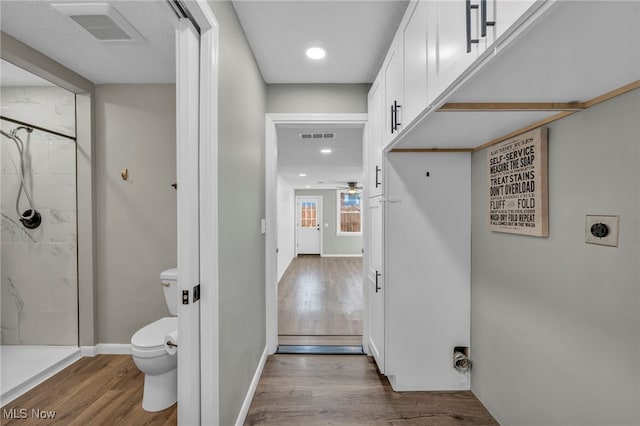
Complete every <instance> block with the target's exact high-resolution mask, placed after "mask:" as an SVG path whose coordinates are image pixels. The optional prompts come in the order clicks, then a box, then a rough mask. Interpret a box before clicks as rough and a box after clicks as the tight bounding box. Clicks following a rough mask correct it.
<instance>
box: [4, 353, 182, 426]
mask: <svg viewBox="0 0 640 426" xmlns="http://www.w3.org/2000/svg"><path fill="white" fill-rule="evenodd" d="M143 386H144V374H142V373H141V372H140V371H139V370H138V369H137V368H136V366H135V364H134V363H133V360H132V359H131V356H130V355H98V356H95V357H93V358H88V357H87V358H82V359H80V360H79V361H77V362H76V363H74V364H73V365H71V366H69V367H68V368H66V369H64V370H63V371H61V372H60V373H58V374H56V375H55V376H53V377H51V378H50V379H48V380H47V381H45V382H44V383H42V384H40V385H39V386H37V387H35V388H34V389H32V390H30V391H29V392H27V393H25V394H24V395H22V396H21V397H19V398H17V399H15V400H14V401H12V402H10V403H9V404H7V405H5V406H4V407H2V421H1V424H2V425H14V424H15V425H20V426H26V425H47V424H61V425H89V424H90V425H92V426H93V425H158V426H169V425H176V424H177V414H178V409H177V405H176V404H174V405H173V406H171V407H169V408H167V409H166V410H164V411H159V412H156V413H149V412H147V411H144V410H143V409H142V389H143ZM23 409H24V410H26V411H23V413H26V418H24V419H21V418H15V417H19V416H20V414H21V412H20V410H23ZM11 410H14V411H11ZM33 410H40V411H44V412H55V417H54V418H53V419H42V418H38V417H37V416H36V415H35V413H34V411H33ZM11 413H14V415H13V417H14V418H10V417H12V415H11Z"/></svg>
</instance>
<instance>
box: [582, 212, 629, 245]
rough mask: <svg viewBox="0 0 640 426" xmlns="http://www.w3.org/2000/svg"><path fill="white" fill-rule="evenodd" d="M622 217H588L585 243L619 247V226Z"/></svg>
mask: <svg viewBox="0 0 640 426" xmlns="http://www.w3.org/2000/svg"><path fill="white" fill-rule="evenodd" d="M619 223H620V216H595V215H587V216H586V220H585V230H584V235H585V238H584V242H585V243H587V244H599V245H602V246H610V247H618V225H619Z"/></svg>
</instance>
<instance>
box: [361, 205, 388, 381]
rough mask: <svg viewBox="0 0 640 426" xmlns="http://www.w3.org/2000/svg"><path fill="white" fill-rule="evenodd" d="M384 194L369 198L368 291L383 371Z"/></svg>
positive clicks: (373, 343)
mask: <svg viewBox="0 0 640 426" xmlns="http://www.w3.org/2000/svg"><path fill="white" fill-rule="evenodd" d="M381 201H382V197H374V198H370V199H369V221H368V222H367V223H368V228H369V229H368V231H369V239H368V250H367V254H368V256H369V257H368V268H367V279H366V281H365V283H366V285H367V291H368V294H369V342H368V343H369V349H370V350H371V353H372V355H373V357H374V358H375V360H376V364H378V369H380V372H381V373H384V362H385V346H384V345H385V314H384V312H385V309H384V307H385V303H384V294H385V285H384V279H383V271H382V267H383V256H382V244H383V222H382V219H383V204H382V202H381Z"/></svg>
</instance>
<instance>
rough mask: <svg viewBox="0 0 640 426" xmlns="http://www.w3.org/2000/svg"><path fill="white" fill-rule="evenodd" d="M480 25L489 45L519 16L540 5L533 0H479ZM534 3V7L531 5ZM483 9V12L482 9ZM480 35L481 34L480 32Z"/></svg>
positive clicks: (539, 2)
mask: <svg viewBox="0 0 640 426" xmlns="http://www.w3.org/2000/svg"><path fill="white" fill-rule="evenodd" d="M480 1H481V3H480V11H481V12H480V19H481V20H480V26H481V33H482V32H483V30H482V27H483V25H484V27H485V28H486V38H487V43H488V44H489V45H490V44H491V43H493V42H494V41H495V40H496V39H497V38H498V37H500V36H501V35H502V34H504V32H505V31H507V30H508V29H509V28H510V27H511V26H512V25H513V24H514V23H515V22H516V21H517V20H518V19H519V18H520V17H523V16H524V15H528V12H529V10H530V9H531V11H534V10H535V9H537V8H538V7H539V6H541V5H542V2H541V1H535V0H480ZM534 5H536V7H532V6H534ZM483 8H484V10H485V12H484V13H483V12H482V10H483ZM481 35H482V34H481Z"/></svg>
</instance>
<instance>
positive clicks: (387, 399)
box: [245, 355, 498, 426]
mask: <svg viewBox="0 0 640 426" xmlns="http://www.w3.org/2000/svg"><path fill="white" fill-rule="evenodd" d="M371 424H386V425H400V424H402V425H497V424H498V423H497V422H496V421H495V420H494V419H493V417H491V415H490V414H489V412H488V411H487V410H486V409H485V408H484V406H483V405H482V404H481V403H480V401H478V399H477V398H476V397H475V396H474V395H473V394H472V393H471V392H468V391H465V392H393V390H392V389H391V385H389V382H388V381H387V379H386V378H385V377H384V376H383V375H380V374H379V373H378V372H377V369H376V366H375V363H374V362H373V360H372V359H371V358H370V357H366V356H345V355H338V356H331V355H272V356H270V357H269V358H268V360H267V363H266V365H265V368H264V371H263V373H262V377H261V378H260V382H259V383H258V388H257V390H256V394H255V397H254V399H253V402H252V404H251V408H250V409H249V413H248V415H247V419H246V422H245V425H281V426H286V425H305V426H306V425H371Z"/></svg>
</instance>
